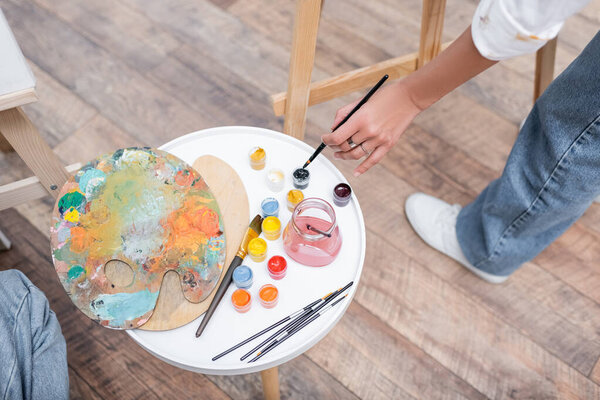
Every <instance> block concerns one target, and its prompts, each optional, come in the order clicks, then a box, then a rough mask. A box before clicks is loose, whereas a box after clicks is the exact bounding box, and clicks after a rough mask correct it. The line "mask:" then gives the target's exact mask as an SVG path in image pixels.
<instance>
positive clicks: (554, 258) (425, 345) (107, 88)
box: [0, 0, 600, 399]
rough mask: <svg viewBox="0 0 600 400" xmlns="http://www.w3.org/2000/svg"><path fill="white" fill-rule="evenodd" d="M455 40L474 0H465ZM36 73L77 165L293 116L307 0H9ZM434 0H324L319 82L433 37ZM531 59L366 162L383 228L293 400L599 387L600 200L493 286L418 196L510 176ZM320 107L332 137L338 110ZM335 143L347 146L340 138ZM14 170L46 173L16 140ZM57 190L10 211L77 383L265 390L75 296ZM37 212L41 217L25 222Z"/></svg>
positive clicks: (563, 52)
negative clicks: (151, 339)
mask: <svg viewBox="0 0 600 400" xmlns="http://www.w3.org/2000/svg"><path fill="white" fill-rule="evenodd" d="M448 3H449V4H448V8H447V18H446V25H445V27H444V36H445V37H444V41H446V40H450V39H452V38H454V37H456V36H458V34H459V33H460V32H462V31H463V30H464V29H465V28H466V27H467V26H468V24H469V22H470V19H471V16H472V14H473V11H474V9H475V7H476V4H477V2H476V1H475V0H473V1H469V0H449V1H448ZM0 7H1V8H2V10H3V11H4V13H5V14H6V16H7V19H8V21H9V23H10V25H11V26H12V28H13V30H14V33H15V35H16V38H17V40H18V42H19V43H20V45H21V47H22V49H23V51H24V53H25V55H26V57H27V58H28V60H29V61H30V63H31V65H32V68H33V71H34V73H35V75H36V77H37V80H38V85H37V86H38V90H39V94H40V102H39V103H37V104H34V105H31V106H27V107H25V109H26V112H27V113H28V114H29V115H30V116H31V118H32V119H33V120H34V122H35V123H36V125H37V126H38V127H39V128H40V129H41V131H42V133H43V136H44V137H45V138H46V140H47V141H48V142H49V143H50V144H51V145H52V146H53V147H54V149H55V151H56V153H57V154H58V155H59V156H60V157H61V159H62V160H63V161H64V162H65V163H72V162H76V161H87V160H89V159H91V158H93V157H94V156H96V155H97V154H100V153H103V152H108V151H111V150H114V149H116V148H119V147H123V146H129V145H149V146H158V145H160V144H162V143H164V142H166V141H168V140H170V139H172V138H175V137H177V136H180V135H182V134H185V133H187V132H190V131H194V130H198V129H202V128H207V127H212V126H219V125H256V126H262V127H268V128H273V129H278V130H280V129H281V126H282V121H281V120H280V119H277V118H275V117H274V116H273V114H272V111H271V109H270V105H269V95H270V94H271V93H276V92H279V91H281V90H284V89H285V88H286V85H287V83H286V82H287V67H288V58H289V48H290V43H291V24H292V16H293V11H294V6H293V2H291V1H285V2H284V1H275V0H212V1H203V0H169V1H164V0H85V1H83V0H81V1H72V0H0ZM420 7H421V2H420V1H419V0H398V1H396V0H373V1H369V2H366V1H361V0H327V1H326V2H325V8H324V10H323V18H322V22H321V27H320V33H319V43H318V50H317V59H316V69H315V71H314V73H313V79H315V80H316V79H321V78H324V77H327V76H330V75H333V74H337V73H341V72H344V71H347V70H350V69H353V68H356V67H359V66H364V65H368V64H372V63H374V62H378V61H382V60H384V59H387V58H390V57H392V56H396V55H400V54H405V53H407V52H410V51H415V50H416V49H417V43H418V34H419V19H420ZM599 24H600V0H594V1H593V2H592V3H591V4H590V5H589V6H588V7H587V8H586V9H585V10H584V11H583V12H581V13H579V14H577V15H575V16H574V17H572V18H571V19H570V20H569V21H568V22H567V24H566V25H565V27H564V28H563V30H562V31H561V35H560V38H559V45H558V51H557V63H556V65H557V70H558V71H561V70H562V69H564V68H565V67H566V66H567V65H568V64H569V62H571V61H572V60H573V58H574V57H575V56H576V55H577V54H578V53H579V51H581V49H582V48H583V47H584V46H585V44H586V43H587V42H588V41H589V39H591V37H592V36H593V35H594V34H595V33H596V31H597V29H598V26H599ZM533 68H534V57H533V56H525V57H519V58H516V59H513V60H509V61H506V62H503V63H501V64H499V65H496V66H495V67H493V68H492V69H491V70H489V71H487V72H485V73H484V74H482V75H481V76H479V77H477V78H476V79H475V80H473V81H472V82H469V83H467V84H465V85H464V86H463V87H461V88H459V89H458V90H457V91H455V92H454V93H452V94H450V95H448V96H447V97H446V98H445V99H443V100H442V101H441V102H439V103H438V104H436V105H435V106H434V107H432V108H431V109H429V110H427V111H426V112H424V113H423V114H422V115H420V116H419V117H418V118H417V120H416V121H415V123H414V124H413V125H412V126H411V127H410V128H409V129H408V130H407V132H406V133H405V135H404V136H403V138H402V139H401V140H400V142H399V143H398V144H397V146H396V147H395V148H394V149H393V150H392V151H390V153H389V154H388V156H387V157H386V158H385V160H384V161H383V162H382V163H380V164H379V165H377V166H376V167H374V168H373V169H372V170H371V171H369V173H368V174H367V175H365V176H363V177H361V178H359V179H354V178H352V176H351V171H352V169H353V164H351V163H340V162H337V163H336V165H337V166H338V167H339V168H340V170H341V171H342V172H344V173H345V174H346V176H347V177H349V180H350V183H351V184H352V186H353V188H354V189H355V192H356V193H357V195H358V198H359V199H360V202H361V206H362V209H363V211H364V215H365V223H366V226H367V258H366V264H365V267H364V270H363V276H362V279H361V282H360V285H359V287H358V291H357V294H356V297H355V300H354V302H353V303H352V305H351V306H350V308H349V310H348V312H347V314H346V316H345V317H344V318H343V319H342V320H341V321H340V323H339V324H338V325H337V326H336V328H335V329H334V330H333V331H332V332H331V333H330V334H329V335H328V336H327V337H326V338H325V339H323V340H322V341H321V342H320V343H319V344H318V345H316V346H315V347H314V348H313V349H311V350H310V351H308V352H307V353H305V354H304V355H303V356H301V357H298V358H297V359H295V360H293V361H292V362H290V363H288V364H286V365H285V366H283V367H282V368H281V381H282V384H281V389H282V395H283V397H284V398H290V399H292V398H293V399H298V398H321V399H330V398H344V399H356V398H361V399H362V398H364V399H387V398H394V399H400V398H425V399H434V398H474V399H477V398H536V399H538V398H539V399H550V398H569V399H571V398H583V399H599V398H600V386H599V385H600V363H599V357H600V205H594V206H592V207H591V208H590V209H589V210H588V211H587V212H586V213H585V215H584V216H583V217H582V218H581V220H580V221H578V222H577V223H576V224H575V225H574V226H573V227H572V228H571V229H569V230H568V231H567V232H566V233H565V234H564V235H562V236H561V237H560V238H559V239H558V240H557V241H556V242H555V243H554V244H553V245H552V246H550V247H549V248H548V249H546V250H545V251H544V252H543V253H542V254H540V255H539V256H538V257H537V258H535V259H534V260H533V261H532V262H530V263H527V264H526V265H525V266H524V267H523V268H521V269H520V270H519V271H518V272H517V273H515V274H514V276H513V277H511V278H510V279H509V280H508V281H507V282H506V283H505V284H503V285H500V286H491V285H489V284H486V283H484V282H482V281H481V280H479V279H478V278H476V277H474V276H473V275H472V274H470V273H469V272H467V271H465V270H464V269H463V268H462V267H460V266H459V265H458V264H457V263H455V262H453V261H451V260H450V259H448V258H446V257H444V256H442V255H441V254H439V253H437V252H435V251H433V250H432V249H430V248H428V247H427V246H426V245H425V244H424V243H423V242H422V241H421V240H420V239H419V238H418V237H417V236H416V235H415V233H414V232H413V231H412V229H411V228H410V226H409V225H408V223H407V221H406V219H405V217H404V212H403V204H404V200H405V198H406V197H407V196H408V195H409V194H411V193H413V192H415V191H424V192H427V193H430V194H434V195H436V196H439V197H441V198H443V199H445V200H447V201H449V202H457V203H461V204H466V203H468V202H469V201H471V200H473V198H474V197H475V196H476V194H477V193H478V192H479V191H481V190H482V189H483V188H484V187H485V186H486V184H487V183H488V182H489V181H490V180H492V179H494V178H496V177H497V176H498V175H499V173H500V171H501V170H502V168H503V165H504V162H505V160H506V157H507V155H508V153H509V151H510V148H511V146H512V143H513V141H514V139H515V137H516V134H517V130H518V128H517V127H518V124H519V122H520V121H521V120H522V119H523V118H524V117H525V116H526V115H527V113H528V110H529V108H530V106H531V96H532V88H533V79H532V77H533ZM359 95H360V94H355V95H353V96H349V97H347V98H345V99H339V100H335V101H331V102H328V103H326V104H322V105H319V106H316V107H313V108H311V110H310V113H309V122H308V125H307V126H308V128H307V142H308V143H309V144H311V145H316V144H318V141H319V137H320V135H321V134H322V133H324V132H326V131H327V130H328V128H329V127H330V126H331V123H332V119H333V115H334V113H335V110H336V109H337V108H338V107H340V106H341V105H344V104H345V103H346V102H348V101H349V100H353V99H355V98H356V97H357V96H359ZM327 155H328V156H330V155H331V154H330V153H327ZM0 171H1V174H0V175H1V176H0V181H1V182H7V181H10V180H12V179H14V178H23V177H26V176H28V175H29V171H28V170H27V168H26V167H25V166H24V164H23V163H21V162H20V161H19V160H18V158H17V157H16V156H15V155H14V154H10V153H8V154H3V155H2V154H0ZM52 205H53V204H52V201H51V200H50V199H49V198H47V199H44V200H41V201H36V202H31V203H29V204H24V205H21V206H19V207H18V208H17V211H18V213H19V214H20V215H19V214H17V213H16V212H15V211H6V212H3V213H2V214H0V222H1V225H2V227H3V230H4V231H5V232H6V233H7V235H8V236H9V237H11V238H12V239H13V241H14V242H15V243H16V248H15V250H14V251H12V255H11V252H9V253H7V254H4V255H2V256H0V257H1V258H0V264H2V268H7V267H16V268H21V269H23V270H24V271H25V272H26V273H27V274H28V275H29V276H30V278H31V279H32V280H34V282H36V283H37V284H39V285H40V287H42V289H43V290H44V291H45V292H46V293H47V294H48V296H49V297H50V299H51V302H52V306H53V307H54V309H55V310H56V311H57V314H58V316H59V318H60V320H61V324H62V326H63V331H64V334H65V336H66V337H67V339H68V352H69V365H70V370H69V371H70V376H71V385H72V394H73V398H93V399H100V398H103V399H113V398H114V399H132V398H144V399H148V398H161V399H167V398H172V399H183V398H202V399H204V398H227V397H229V398H233V399H244V398H260V396H261V386H260V380H259V377H258V375H256V374H254V375H248V376H236V377H216V376H201V375H194V374H192V373H189V372H185V371H181V370H178V369H176V368H173V367H170V366H168V365H166V364H164V363H162V362H160V361H158V360H157V359H155V358H153V357H152V356H150V355H149V354H147V353H146V352H145V351H143V350H142V349H140V348H139V347H138V346H136V345H135V344H134V343H133V342H132V341H131V340H130V339H129V338H128V337H127V336H126V335H125V334H124V333H123V332H114V331H108V330H105V329H103V328H101V327H99V326H97V325H95V324H93V323H91V322H89V321H87V320H85V318H83V317H81V316H80V314H79V313H76V312H74V308H73V306H72V304H71V303H70V302H69V300H68V298H67V297H66V294H65V293H64V291H62V288H61V287H60V286H59V285H60V284H59V282H58V280H57V279H56V276H55V275H54V273H53V270H52V267H51V260H50V257H49V252H48V248H49V247H48V242H47V239H46V237H47V236H48V234H49V233H48V223H49V218H50V210H51V207H52ZM21 216H23V217H24V218H26V219H27V220H28V221H30V223H31V224H33V225H34V226H35V227H36V228H37V229H39V232H41V233H38V232H37V231H35V230H34V229H32V228H31V227H30V226H29V224H27V223H25V222H24V220H23V218H22V217H21Z"/></svg>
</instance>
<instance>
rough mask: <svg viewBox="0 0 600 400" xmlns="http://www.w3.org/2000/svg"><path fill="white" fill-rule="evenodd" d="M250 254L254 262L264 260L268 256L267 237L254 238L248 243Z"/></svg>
mask: <svg viewBox="0 0 600 400" xmlns="http://www.w3.org/2000/svg"><path fill="white" fill-rule="evenodd" d="M248 254H249V255H250V258H251V259H252V261H254V262H263V261H265V259H266V258H267V242H266V241H265V239H261V238H254V239H252V240H251V241H250V243H248Z"/></svg>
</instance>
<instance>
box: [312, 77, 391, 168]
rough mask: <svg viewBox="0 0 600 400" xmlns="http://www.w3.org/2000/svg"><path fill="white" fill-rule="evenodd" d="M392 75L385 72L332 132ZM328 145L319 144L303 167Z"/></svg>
mask: <svg viewBox="0 0 600 400" xmlns="http://www.w3.org/2000/svg"><path fill="white" fill-rule="evenodd" d="M389 77H390V76H389V75H388V74H385V75H384V76H383V77H382V78H381V79H380V80H379V82H377V83H376V84H375V86H373V87H372V88H371V90H369V93H367V94H366V96H365V97H363V98H362V99H361V100H360V101H359V102H358V104H357V105H356V106H354V108H353V109H352V111H350V112H349V113H348V115H346V117H344V119H343V120H341V121H340V123H339V124H337V125H336V126H335V127H334V128H333V129H332V130H331V132H335V131H336V130H337V128H339V127H340V126H342V125H344V124H345V123H346V121H348V120H349V119H350V117H351V116H352V114H354V113H355V112H357V111H358V109H359V108H361V107H362V106H363V105H364V104H365V103H366V102H367V101H369V99H370V98H371V96H373V94H374V93H375V92H376V91H377V89H379V88H380V87H381V85H383V82H385V81H386V80H387V78H389ZM325 147H327V145H326V144H325V143H321V144H320V145H319V147H317V150H315V152H314V153H313V154H312V156H310V158H309V159H308V161H307V162H306V163H305V164H304V166H303V167H302V168H306V167H308V164H310V163H311V162H313V160H314V159H315V158H317V156H318V155H319V154H320V153H321V152H322V151H323V149H324V148H325Z"/></svg>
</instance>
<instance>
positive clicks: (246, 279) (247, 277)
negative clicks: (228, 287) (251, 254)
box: [233, 265, 254, 289]
mask: <svg viewBox="0 0 600 400" xmlns="http://www.w3.org/2000/svg"><path fill="white" fill-rule="evenodd" d="M253 279H254V274H253V273H252V270H251V269H250V267H248V266H246V265H240V266H239V267H237V268H236V269H234V270H233V283H235V286H237V287H238V288H240V289H248V288H250V287H251V286H252V282H253Z"/></svg>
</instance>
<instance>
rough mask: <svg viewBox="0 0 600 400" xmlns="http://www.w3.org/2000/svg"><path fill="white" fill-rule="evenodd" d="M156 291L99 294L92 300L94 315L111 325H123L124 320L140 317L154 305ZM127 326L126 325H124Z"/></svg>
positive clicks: (156, 296) (156, 295)
mask: <svg viewBox="0 0 600 400" xmlns="http://www.w3.org/2000/svg"><path fill="white" fill-rule="evenodd" d="M157 298H158V292H151V291H149V290H148V289H144V290H142V291H140V292H134V293H115V294H101V295H99V296H98V297H97V298H96V300H94V301H92V304H91V309H92V310H93V311H94V313H95V314H96V316H97V317H98V318H99V319H101V320H105V321H108V322H109V325H110V326H111V327H124V324H125V321H131V320H134V319H136V318H139V317H141V316H142V315H144V314H146V313H147V312H148V311H150V310H153V309H154V306H155V305H156V299H157ZM126 328H128V327H126Z"/></svg>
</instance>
